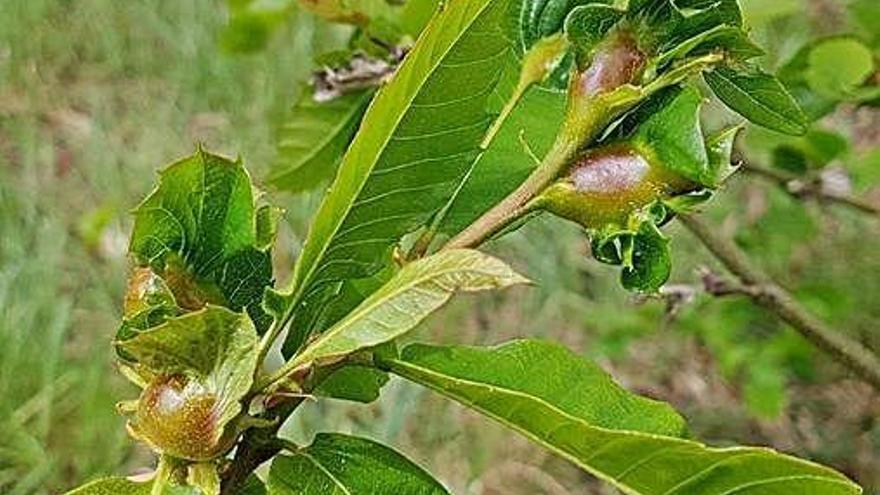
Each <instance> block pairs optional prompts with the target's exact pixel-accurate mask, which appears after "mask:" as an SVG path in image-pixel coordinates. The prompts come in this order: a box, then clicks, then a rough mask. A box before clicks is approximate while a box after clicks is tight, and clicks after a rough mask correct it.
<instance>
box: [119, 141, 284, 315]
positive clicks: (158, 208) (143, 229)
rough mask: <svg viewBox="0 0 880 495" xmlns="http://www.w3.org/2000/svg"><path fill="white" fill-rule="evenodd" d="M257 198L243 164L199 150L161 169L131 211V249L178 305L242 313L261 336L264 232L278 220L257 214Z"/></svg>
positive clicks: (266, 269)
mask: <svg viewBox="0 0 880 495" xmlns="http://www.w3.org/2000/svg"><path fill="white" fill-rule="evenodd" d="M255 195H256V191H255V190H254V188H253V187H252V185H251V180H250V177H249V176H248V174H247V171H246V170H245V169H244V166H243V165H242V163H241V161H235V162H233V161H231V160H228V159H226V158H223V157H221V156H217V155H212V154H210V153H207V152H205V151H203V150H199V151H198V152H197V153H196V154H195V155H193V156H190V157H187V158H184V159H182V160H180V161H178V162H176V163H174V164H172V165H171V166H169V167H167V168H166V169H164V170H162V171H161V172H160V180H159V185H158V187H157V188H156V189H155V190H154V191H153V192H152V193H150V195H149V196H147V198H146V199H145V200H144V201H143V202H142V203H141V204H140V205H139V206H138V207H137V208H136V209H135V210H134V216H135V222H134V228H133V230H132V234H131V241H130V245H129V250H130V252H131V253H132V254H133V255H134V258H135V260H136V261H137V263H138V264H139V265H141V266H149V267H150V268H152V269H153V271H154V272H156V273H157V274H159V275H160V276H161V277H162V278H163V279H164V281H165V283H166V284H167V285H168V287H169V288H170V289H171V292H173V293H174V296H175V299H176V301H177V304H178V306H180V307H181V308H184V309H198V308H200V307H202V306H204V304H206V303H214V304H222V305H224V306H227V307H229V308H231V309H233V310H235V311H238V310H241V309H242V308H247V311H248V313H249V314H250V315H251V317H252V318H253V319H254V322H255V323H256V324H257V327H258V328H259V329H260V330H261V331H262V330H264V329H265V328H266V327H267V326H268V323H269V318H268V316H267V315H266V314H265V313H264V312H263V310H262V307H261V301H262V298H263V291H264V290H265V288H266V287H269V286H271V285H272V283H273V279H272V261H271V256H270V254H269V251H268V249H269V246H268V245H267V239H266V237H267V234H266V233H265V232H266V230H269V231H270V232H271V231H273V230H274V229H273V228H269V227H268V226H267V225H266V222H267V221H268V220H270V219H271V218H273V217H274V218H277V215H273V214H271V213H270V211H271V210H260V211H261V212H262V213H259V212H258V211H257V208H256V207H255ZM263 208H268V207H263ZM258 218H261V219H262V220H261V221H260V222H258ZM258 223H259V224H260V226H261V229H260V232H258Z"/></svg>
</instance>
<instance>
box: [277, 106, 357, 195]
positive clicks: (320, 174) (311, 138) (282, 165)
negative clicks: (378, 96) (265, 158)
mask: <svg viewBox="0 0 880 495" xmlns="http://www.w3.org/2000/svg"><path fill="white" fill-rule="evenodd" d="M373 93H374V92H373V91H371V90H365V91H359V92H356V93H350V94H347V95H343V96H342V97H340V98H336V99H334V100H331V101H328V102H323V103H318V102H316V101H315V99H314V90H313V89H311V88H306V89H304V91H303V94H302V96H301V97H300V99H299V101H297V103H296V105H295V106H294V108H293V110H292V111H291V113H290V115H289V117H288V119H287V121H286V122H285V123H284V125H283V126H282V127H281V131H280V133H279V134H280V135H279V136H278V158H277V159H276V161H275V164H274V165H273V167H272V170H271V171H270V172H269V178H268V179H267V180H268V183H269V184H271V185H272V186H274V187H276V188H278V189H281V190H283V191H289V192H293V193H297V192H302V191H307V190H309V189H312V188H314V187H316V186H317V185H318V184H320V183H321V182H323V181H325V180H329V179H331V178H332V177H333V175H334V174H335V172H336V166H337V165H338V164H339V160H340V159H341V158H342V155H343V154H344V153H345V149H346V147H347V146H348V143H349V142H351V138H352V137H354V133H355V131H357V127H358V124H360V120H361V117H362V116H363V114H364V111H365V110H366V108H367V104H368V103H369V102H370V100H371V99H372V97H373Z"/></svg>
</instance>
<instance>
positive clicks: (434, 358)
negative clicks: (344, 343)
mask: <svg viewBox="0 0 880 495" xmlns="http://www.w3.org/2000/svg"><path fill="white" fill-rule="evenodd" d="M381 364H382V366H383V367H385V368H387V369H389V370H390V371H392V372H394V373H396V374H398V375H400V376H402V377H404V378H406V379H408V380H411V381H414V382H416V383H419V384H421V385H425V386H427V387H429V388H431V389H433V390H435V391H437V392H439V393H441V394H443V395H445V396H447V397H449V398H451V399H453V400H455V401H457V402H460V403H461V404H463V405H465V406H467V407H469V408H471V409H474V410H476V411H479V412H481V413H483V414H485V415H487V416H489V417H491V418H493V419H495V420H496V421H498V422H500V423H501V424H503V425H505V426H508V427H510V428H512V429H514V430H516V431H518V432H519V433H521V434H523V435H525V436H526V437H528V438H530V439H531V440H533V441H535V442H537V443H538V444H540V445H542V446H543V447H545V448H547V449H549V450H551V451H553V452H555V453H557V454H559V455H561V456H562V457H564V458H566V459H568V460H569V461H571V462H573V463H575V464H576V465H578V466H579V467H581V468H582V469H584V470H586V471H588V472H590V473H592V474H593V475H595V476H596V477H598V478H600V479H602V480H604V481H606V482H608V483H610V484H612V485H614V486H615V487H617V488H618V489H620V490H621V491H623V492H624V493H626V494H628V495H678V494H681V495H684V494H699V495H732V494H745V493H754V494H758V493H760V494H767V495H770V494H794V493H797V494H802V495H855V494H859V493H861V489H859V487H857V486H856V485H854V484H853V483H852V482H850V481H849V480H848V479H847V478H846V477H844V476H843V475H841V474H839V473H837V472H835V471H833V470H831V469H828V468H825V467H822V466H819V465H816V464H812V463H809V462H806V461H802V460H799V459H795V458H793V457H788V456H785V455H781V454H779V453H776V452H774V451H772V450H769V449H763V448H742V447H739V448H728V449H713V448H709V447H706V446H704V445H702V444H699V443H697V442H693V441H689V440H685V439H682V438H676V436H678V435H680V434H681V433H682V428H683V423H682V419H681V417H679V416H678V415H677V414H676V413H675V412H674V411H673V410H672V409H671V408H670V407H669V406H667V405H665V404H662V403H658V402H654V401H650V400H647V399H644V398H640V397H638V396H635V395H632V394H630V393H628V392H626V391H625V390H623V389H621V388H620V387H619V386H617V385H616V384H615V383H614V382H612V381H611V379H610V378H609V377H608V375H607V374H605V373H604V372H603V371H601V369H599V368H598V367H597V366H595V365H593V364H591V363H589V362H586V361H584V360H581V359H580V358H578V357H577V356H575V355H574V354H572V353H571V352H569V351H567V350H566V349H564V348H562V347H560V346H558V345H556V344H552V343H546V342H538V341H520V342H513V343H509V344H505V345H502V346H499V347H494V348H475V347H439V346H426V345H411V346H409V347H407V348H406V349H405V350H404V351H403V354H402V356H401V357H400V358H399V359H387V360H383V361H382V363H381Z"/></svg>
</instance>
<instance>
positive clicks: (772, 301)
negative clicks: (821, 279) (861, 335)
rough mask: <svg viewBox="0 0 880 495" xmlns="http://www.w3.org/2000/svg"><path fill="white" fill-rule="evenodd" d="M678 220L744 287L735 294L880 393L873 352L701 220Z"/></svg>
mask: <svg viewBox="0 0 880 495" xmlns="http://www.w3.org/2000/svg"><path fill="white" fill-rule="evenodd" d="M678 219H679V220H680V221H681V223H682V224H683V225H684V226H685V227H687V228H688V230H690V231H691V232H692V233H693V234H694V235H695V236H696V237H697V238H698V239H699V240H700V241H701V242H702V243H703V245H705V246H706V248H708V249H709V251H711V252H712V254H714V255H715V257H716V258H718V260H719V261H721V263H722V264H724V266H725V267H726V268H727V269H728V270H729V271H730V272H731V273H732V274H733V275H735V276H736V277H737V278H738V279H739V280H740V282H742V283H743V284H744V286H745V287H744V288H742V289H741V290H738V292H741V293H743V294H745V295H747V296H748V297H750V298H751V299H752V301H754V302H755V303H756V304H758V305H760V306H762V307H764V308H765V309H768V310H770V311H771V312H773V313H774V314H776V316H778V317H779V318H780V319H781V320H783V321H785V322H786V323H788V324H789V325H791V326H792V327H793V328H794V329H795V330H796V331H797V332H798V333H800V334H801V335H802V336H803V337H804V338H806V339H807V340H809V341H810V342H812V343H813V344H814V345H815V346H817V347H818V348H820V349H822V350H823V351H825V352H826V353H828V354H829V355H830V356H831V357H832V358H834V359H835V360H836V361H838V362H839V363H840V364H842V365H843V366H845V367H846V368H848V369H849V370H851V371H852V372H854V373H855V374H856V375H858V376H859V377H861V378H862V379H864V380H865V381H867V382H868V383H870V384H871V385H873V386H874V388H876V389H878V390H880V359H878V358H877V356H876V355H875V354H874V353H873V352H871V351H870V350H869V349H868V348H866V347H865V346H863V345H862V344H860V343H859V342H857V341H855V340H853V339H851V338H849V337H847V336H846V335H844V334H842V333H840V332H838V331H836V330H835V329H833V328H831V327H829V326H828V325H827V324H825V323H824V322H823V321H821V320H819V319H818V318H816V317H815V316H813V315H812V314H811V313H810V312H809V311H807V309H806V308H804V307H803V306H801V304H800V303H799V302H798V301H797V300H796V299H795V298H794V297H793V296H792V295H791V294H790V293H789V292H788V291H786V290H785V289H783V288H782V287H781V286H779V284H777V283H775V282H774V281H773V280H772V279H771V278H770V277H769V276H767V275H766V274H765V273H764V272H762V271H761V270H759V269H758V268H757V267H755V266H754V265H753V264H752V263H751V261H749V259H748V258H747V257H746V255H745V253H743V252H742V251H741V250H740V249H739V248H738V247H737V246H736V245H734V244H733V243H732V242H731V241H729V240H728V239H725V238H723V237H720V236H718V235H717V234H715V232H713V231H712V229H711V228H710V227H709V226H708V225H707V224H706V223H705V222H703V220H701V219H700V218H698V217H696V216H694V215H689V214H685V215H680V216H679V217H678Z"/></svg>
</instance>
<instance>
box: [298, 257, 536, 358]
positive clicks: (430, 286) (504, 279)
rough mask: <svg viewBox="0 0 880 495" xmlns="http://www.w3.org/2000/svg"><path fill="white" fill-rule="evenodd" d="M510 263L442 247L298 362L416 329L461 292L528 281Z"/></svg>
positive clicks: (405, 272) (372, 297)
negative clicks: (442, 249) (442, 248)
mask: <svg viewBox="0 0 880 495" xmlns="http://www.w3.org/2000/svg"><path fill="white" fill-rule="evenodd" d="M526 282H527V280H526V279H525V278H523V277H522V276H521V275H519V274H517V273H516V272H514V271H513V270H512V269H511V268H510V267H509V266H507V265H506V264H505V263H504V262H502V261H500V260H498V259H496V258H493V257H491V256H488V255H485V254H483V253H480V252H479V251H474V250H469V249H453V250H444V251H440V252H439V253H437V254H434V255H432V256H428V257H426V258H422V259H420V260H418V261H415V262H413V263H410V264H409V265H407V266H405V267H404V268H403V269H402V270H400V272H398V273H397V275H395V276H394V278H392V279H391V280H390V281H389V282H388V283H386V284H385V285H383V286H382V288H380V289H379V290H377V291H376V292H374V293H373V294H372V295H370V297H368V298H367V299H366V300H365V301H364V302H363V303H361V304H360V306H358V307H357V308H355V309H354V311H352V312H351V313H350V314H348V315H347V316H346V317H345V318H343V319H342V320H340V321H339V322H338V323H337V324H336V325H334V326H333V327H332V328H330V329H329V330H327V331H326V332H324V333H323V334H322V335H321V336H320V337H318V338H317V339H316V340H315V341H314V342H312V343H311V344H309V345H308V346H306V347H305V348H304V349H303V351H302V352H301V353H300V354H298V355H297V356H296V357H295V358H294V361H293V362H294V365H300V366H304V365H309V364H312V363H316V362H318V363H327V362H333V361H337V360H339V359H341V358H343V357H345V356H347V355H349V354H352V353H354V352H356V351H358V350H361V349H366V348H370V347H374V346H377V345H379V344H384V343H386V342H390V341H392V340H394V339H396V338H397V337H400V336H401V335H403V334H405V333H406V332H408V331H410V330H412V329H413V328H415V327H416V326H417V325H418V324H419V323H420V322H421V321H422V320H424V319H425V318H426V317H427V316H428V315H430V314H431V313H432V312H434V311H435V310H437V309H438V308H439V307H440V306H442V305H443V304H444V303H446V302H447V301H448V300H449V299H450V298H451V297H452V295H453V294H455V293H456V292H475V291H482V290H489V289H497V288H503V287H508V286H511V285H514V284H522V283H526Z"/></svg>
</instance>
